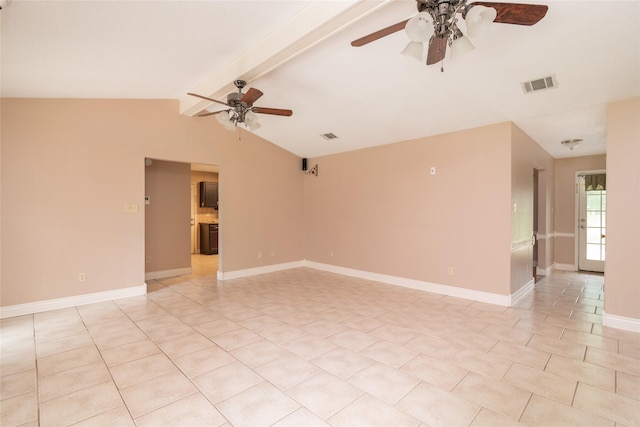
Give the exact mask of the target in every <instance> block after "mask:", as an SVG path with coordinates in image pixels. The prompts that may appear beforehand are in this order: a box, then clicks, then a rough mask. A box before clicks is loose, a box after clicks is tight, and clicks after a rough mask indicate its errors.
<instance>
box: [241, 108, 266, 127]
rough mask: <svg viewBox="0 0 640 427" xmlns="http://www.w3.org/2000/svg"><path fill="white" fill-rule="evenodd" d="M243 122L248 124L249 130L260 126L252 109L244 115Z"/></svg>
mask: <svg viewBox="0 0 640 427" xmlns="http://www.w3.org/2000/svg"><path fill="white" fill-rule="evenodd" d="M244 122H245V123H246V124H247V126H249V129H250V130H256V129H259V128H260V127H261V126H262V125H261V124H260V121H259V120H258V115H257V114H256V113H254V112H253V111H247V113H246V114H245V115H244Z"/></svg>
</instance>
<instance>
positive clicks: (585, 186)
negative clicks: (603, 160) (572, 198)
mask: <svg viewBox="0 0 640 427" xmlns="http://www.w3.org/2000/svg"><path fill="white" fill-rule="evenodd" d="M587 175H590V176H591V177H590V176H587ZM596 175H600V176H605V174H604V172H601V173H593V174H581V175H579V176H578V194H579V202H578V203H579V211H578V269H580V270H587V271H598V272H604V263H605V253H606V243H605V242H606V212H607V190H606V185H604V181H602V183H598V180H597V179H596V178H595V176H596Z"/></svg>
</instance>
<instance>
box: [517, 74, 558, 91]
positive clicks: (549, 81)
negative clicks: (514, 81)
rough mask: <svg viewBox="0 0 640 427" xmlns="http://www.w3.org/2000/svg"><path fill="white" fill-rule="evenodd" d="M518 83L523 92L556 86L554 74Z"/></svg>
mask: <svg viewBox="0 0 640 427" xmlns="http://www.w3.org/2000/svg"><path fill="white" fill-rule="evenodd" d="M520 85H521V86H522V90H523V92H524V93H525V94H526V93H533V92H539V91H541V90H546V89H555V88H557V87H558V81H557V80H556V76H555V75H551V76H548V77H542V78H539V79H535V80H530V81H528V82H522V83H520Z"/></svg>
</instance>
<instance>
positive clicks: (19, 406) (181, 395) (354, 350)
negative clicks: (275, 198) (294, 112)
mask: <svg viewBox="0 0 640 427" xmlns="http://www.w3.org/2000/svg"><path fill="white" fill-rule="evenodd" d="M212 260H213V261H212ZM212 262H215V258H211V257H206V256H197V257H195V258H194V266H195V267H196V269H195V270H194V271H197V272H194V274H192V275H190V276H183V277H178V278H172V279H167V280H156V281H150V282H149V293H148V295H147V296H140V297H134V298H126V299H121V300H116V301H112V302H106V303H100V304H92V305H85V306H80V307H75V308H69V309H64V310H57V311H51V312H45V313H38V314H35V315H29V316H21V317H15V318H10V319H5V320H2V323H1V329H0V331H1V335H0V338H1V340H2V341H1V342H2V350H1V356H2V357H1V362H2V364H1V368H2V376H1V387H2V388H1V397H2V402H1V404H2V406H1V419H0V424H1V425H2V426H20V425H24V426H38V425H39V426H42V427H48V426H67V425H74V426H116V425H117V426H134V425H136V426H174V425H175V426H189V427H191V426H327V425H330V426H432V427H435V426H447V427H449V426H511V425H527V426H564V425H567V426H596V425H597V426H600V425H602V426H627V427H631V426H639V425H640V334H634V333H631V332H625V331H621V330H616V329H611V328H606V327H603V326H602V325H601V313H602V309H603V277H602V276H601V275H590V274H578V273H555V274H553V275H552V276H550V277H548V278H545V279H543V280H542V281H540V282H538V284H536V289H535V292H534V293H532V294H530V295H529V296H528V297H527V298H526V299H525V300H524V301H521V302H520V303H519V304H518V306H517V307H512V308H505V307H498V306H493V305H489V304H483V303H477V302H472V301H468V300H463V299H458V298H453V297H446V296H442V295H435V294H430V293H425V292H420V291H415V290H411V289H405V288H401V287H394V286H390V285H385V284H380V283H375V282H369V281H366V280H361V279H354V278H349V277H344V276H339V275H336V274H331V273H327V272H322V271H316V270H312V269H307V268H299V269H294V270H288V271H283V272H277V273H271V274H265V275H261V276H256V277H250V278H244V279H236V280H230V281H227V282H224V283H222V282H220V283H217V282H216V279H215V266H213V265H212Z"/></svg>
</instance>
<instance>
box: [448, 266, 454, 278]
mask: <svg viewBox="0 0 640 427" xmlns="http://www.w3.org/2000/svg"><path fill="white" fill-rule="evenodd" d="M447 273H448V274H449V276H453V267H449V268H448V269H447Z"/></svg>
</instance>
